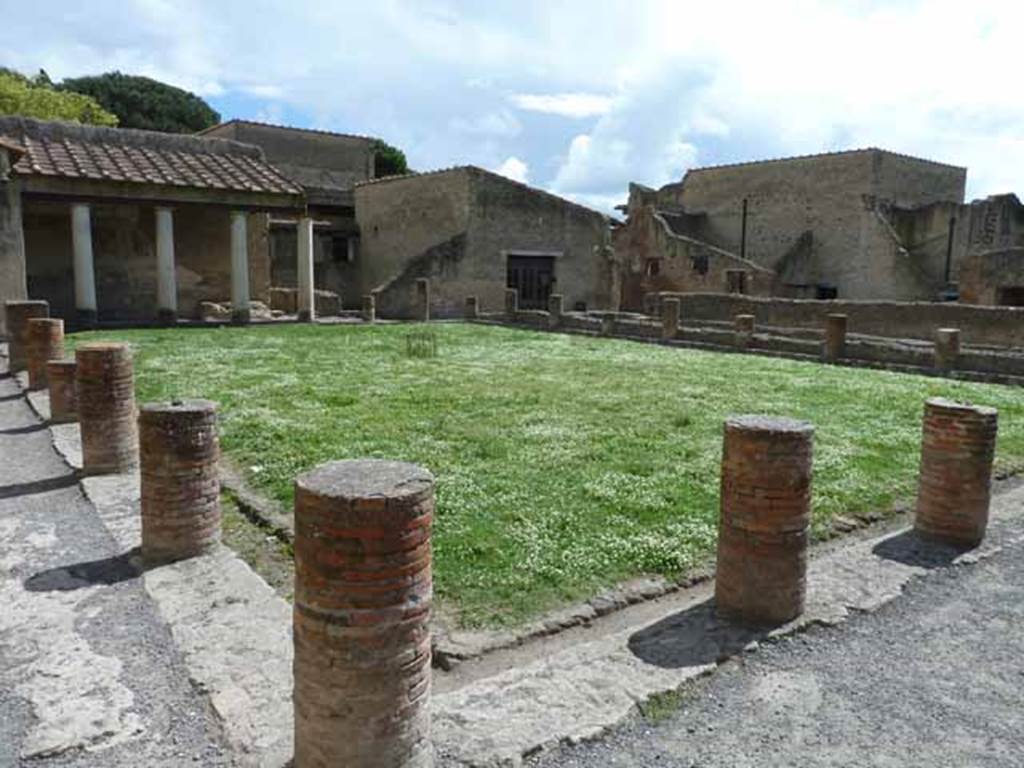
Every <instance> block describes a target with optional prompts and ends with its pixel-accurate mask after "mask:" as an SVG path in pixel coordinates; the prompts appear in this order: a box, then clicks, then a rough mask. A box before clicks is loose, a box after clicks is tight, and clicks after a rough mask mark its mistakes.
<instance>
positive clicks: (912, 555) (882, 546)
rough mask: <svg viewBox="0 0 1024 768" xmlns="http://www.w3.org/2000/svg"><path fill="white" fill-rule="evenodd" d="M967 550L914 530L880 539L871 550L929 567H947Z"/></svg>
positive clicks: (881, 554) (901, 560) (919, 566)
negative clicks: (883, 539)
mask: <svg viewBox="0 0 1024 768" xmlns="http://www.w3.org/2000/svg"><path fill="white" fill-rule="evenodd" d="M965 551H967V548H964V547H957V546H954V545H952V544H948V543H945V542H941V541H936V540H934V539H928V538H925V537H923V536H921V535H920V534H919V533H917V532H916V531H914V530H909V531H904V532H903V533H900V534H897V535H896V536H892V537H890V538H888V539H886V540H885V541H880V542H878V543H877V544H876V545H875V546H874V547H873V548H872V550H871V552H872V553H873V554H875V555H877V556H878V557H881V558H885V559H886V560H893V561H895V562H897V563H903V564H904V565H913V566H916V567H918V568H929V569H931V568H945V567H946V566H948V565H951V564H952V562H953V560H955V559H956V558H957V557H959V556H960V555H962V554H963V553H964V552H965Z"/></svg>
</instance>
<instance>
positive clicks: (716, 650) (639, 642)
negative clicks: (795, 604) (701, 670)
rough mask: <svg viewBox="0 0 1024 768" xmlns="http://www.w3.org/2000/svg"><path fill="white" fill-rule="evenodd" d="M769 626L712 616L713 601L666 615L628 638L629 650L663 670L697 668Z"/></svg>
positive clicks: (719, 658)
mask: <svg viewBox="0 0 1024 768" xmlns="http://www.w3.org/2000/svg"><path fill="white" fill-rule="evenodd" d="M770 631H771V627H744V626H740V625H738V624H734V623H731V622H729V621H727V620H725V619H720V618H719V617H718V616H716V615H715V601H714V599H713V598H709V599H708V600H705V601H704V602H703V603H698V604H697V605H695V606H693V607H691V608H687V609H686V610H685V611H680V612H679V613H676V614H673V615H672V616H667V617H665V618H664V619H662V620H661V621H658V622H655V623H654V624H651V625H650V626H647V627H644V628H643V629H641V630H640V631H638V632H635V633H634V634H633V635H631V636H630V638H629V641H628V646H629V650H630V651H631V652H632V653H633V655H634V656H636V657H637V658H638V659H641V660H642V661H644V662H646V663H647V664H651V665H653V666H656V667H662V668H664V669H681V668H683V667H696V666H702V665H705V664H712V663H715V662H717V661H722V660H724V659H726V658H728V657H730V656H734V655H736V654H737V653H738V652H739V651H741V650H743V648H744V647H745V646H746V645H747V644H749V643H750V642H751V641H753V640H760V639H762V638H764V637H765V636H766V635H767V634H768V632H770Z"/></svg>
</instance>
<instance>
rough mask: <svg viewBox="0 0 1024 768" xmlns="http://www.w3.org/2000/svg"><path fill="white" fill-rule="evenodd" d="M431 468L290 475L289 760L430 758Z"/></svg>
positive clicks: (400, 763) (354, 762) (342, 466)
mask: <svg viewBox="0 0 1024 768" xmlns="http://www.w3.org/2000/svg"><path fill="white" fill-rule="evenodd" d="M433 515H434V478H433V476H432V475H431V474H430V473H429V472H427V471H425V470H423V469H421V468H419V467H417V466H414V465H412V464H405V463H400V462H390V461H377V460H365V461H338V462H332V463H329V464H324V465H322V466H320V467H317V468H316V469H314V470H312V471H310V472H307V473H305V474H303V475H300V476H299V477H298V478H297V479H296V481H295V612H294V642H295V662H294V677H295V766H296V768H309V767H310V766H333V765H344V766H349V768H370V766H383V765H387V766H396V767H401V768H421V767H422V768H426V767H427V766H430V765H431V764H432V748H431V744H430V712H429V706H430V704H429V702H430V630H429V626H428V621H429V618H430V606H431V594H432V588H431V565H430V564H431V549H430V527H431V523H432V521H433Z"/></svg>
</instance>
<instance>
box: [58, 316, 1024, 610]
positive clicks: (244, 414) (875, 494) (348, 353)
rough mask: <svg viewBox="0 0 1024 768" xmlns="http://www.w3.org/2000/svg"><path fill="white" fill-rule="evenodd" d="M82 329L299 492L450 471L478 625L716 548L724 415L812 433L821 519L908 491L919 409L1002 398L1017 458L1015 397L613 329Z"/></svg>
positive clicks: (146, 387) (264, 475)
mask: <svg viewBox="0 0 1024 768" xmlns="http://www.w3.org/2000/svg"><path fill="white" fill-rule="evenodd" d="M432 328H433V329H434V330H435V331H436V333H437V335H438V341H439V353H438V356H437V357H435V358H427V359H422V358H410V357H408V356H407V354H406V343H405V337H406V334H407V333H408V332H409V330H410V327H409V326H405V327H403V326H397V325H391V326H305V325H287V326H271V327H262V328H261V327H250V328H221V329H203V330H139V331H119V332H102V333H92V334H82V335H78V336H76V337H75V340H80V339H83V338H116V339H122V340H125V341H128V342H130V343H131V344H132V345H133V347H134V348H135V354H136V374H137V390H138V396H139V398H140V400H141V401H146V400H157V399H169V398H171V397H205V398H209V399H212V400H215V401H217V402H218V403H220V405H221V426H222V446H223V448H224V451H225V452H226V454H227V455H228V456H229V457H230V458H231V459H232V460H233V461H234V462H235V463H236V464H237V465H238V466H239V467H240V468H242V469H243V470H244V471H245V472H246V473H247V475H248V477H249V480H250V481H251V482H252V484H253V485H254V486H255V487H257V488H259V489H261V490H262V491H263V492H265V493H266V494H268V495H269V496H272V497H273V498H275V499H277V500H278V501H280V502H281V503H282V504H284V505H286V506H287V507H288V508H290V507H291V504H292V481H293V479H294V477H295V475H296V474H298V473H299V472H301V471H303V470H305V469H308V468H310V467H312V466H314V465H316V464H319V463H321V462H324V461H328V460H331V459H339V458H353V457H371V456H376V457H385V458H393V459H403V460H407V461H412V462H416V463H419V464H422V465H424V466H426V467H427V468H429V469H430V470H432V471H433V472H434V474H435V475H436V476H437V499H438V514H437V519H436V527H435V534H434V546H435V559H434V569H435V570H434V575H435V589H436V594H437V596H438V597H439V598H440V599H441V601H442V602H443V604H444V605H445V606H446V608H447V609H448V610H452V611H456V612H458V614H459V616H460V617H461V620H462V622H463V623H464V624H467V625H482V624H483V625H495V624H506V623H513V622H516V621H521V620H522V619H524V618H526V617H528V616H531V615H535V614H537V613H539V612H541V611H543V610H545V609H548V608H550V607H552V606H554V605H556V604H558V603H560V602H562V601H564V600H567V599H573V598H579V597H584V596H587V595H588V594H592V593H593V592H594V591H595V590H597V589H598V588H599V587H601V586H604V585H609V584H612V583H614V582H617V581H621V580H622V579H624V578H628V577H630V576H635V575H638V574H640V573H661V574H666V575H675V574H678V573H680V572H681V571H684V570H686V569H687V568H688V567H691V566H693V565H694V564H696V563H698V562H700V561H701V560H703V559H704V558H705V557H706V556H707V555H709V554H710V553H712V552H713V550H714V545H715V526H716V519H717V513H718V481H719V467H718V465H719V460H720V457H721V431H722V420H723V419H724V418H725V417H726V416H728V415H730V414H737V413H769V414H781V415H787V416H793V417H796V418H802V419H807V420H809V421H811V422H813V423H814V424H815V426H816V427H817V434H816V439H815V462H814V509H813V514H814V522H815V527H816V529H817V530H818V531H819V532H820V531H821V530H823V529H824V526H825V525H826V524H827V522H828V521H829V519H830V518H831V517H833V516H834V515H836V514H844V513H857V512H864V511H871V510H888V509H889V508H890V507H891V505H892V503H893V502H894V501H895V500H897V499H907V498H910V497H912V496H913V494H914V491H915V483H916V471H917V463H918V448H919V440H920V418H921V412H922V402H923V400H924V399H925V398H926V397H928V396H931V395H938V394H942V395H946V396H950V397H954V398H958V399H964V400H970V401H972V402H976V403H984V404H987V405H993V406H996V407H997V408H999V410H1000V435H999V449H998V459H997V463H998V465H1000V466H1001V467H1002V468H1003V469H1013V468H1016V467H1018V466H1021V465H1024V427H1022V424H1024V421H1022V418H1021V417H1022V412H1024V398H1022V397H1021V393H1020V391H1019V390H1017V389H1014V388H1009V387H1001V386H995V385H982V384H967V383H960V382H954V381H948V380H943V379H931V378H924V377H919V376H911V375H904V374H895V373H889V372H884V371H871V370H863V369H853V368H838V367H829V366H822V365H818V364H813V363H801V362H795V361H789V360H776V359H770V358H764V357H754V356H746V355H727V354H717V353H709V352H699V351H694V350H682V349H669V348H664V347H658V346H653V345H647V344H639V343H634V342H628V341H620V340H612V339H591V338H585V337H580V336H563V335H559V334H549V333H534V332H528V331H520V330H512V329H506V328H497V327H487V326H474V325H463V324H448V323H444V324H436V325H434V326H432Z"/></svg>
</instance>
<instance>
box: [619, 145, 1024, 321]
mask: <svg viewBox="0 0 1024 768" xmlns="http://www.w3.org/2000/svg"><path fill="white" fill-rule="evenodd" d="M966 178H967V171H966V169H964V168H959V167H956V166H952V165H945V164H942V163H936V162H932V161H929V160H922V159H919V158H914V157H908V156H906V155H900V154H896V153H894V152H887V151H885V150H881V149H875V148H871V149H863V150H853V151H849V152H834V153H829V154H822V155H812V156H807V157H794V158H787V159H780V160H765V161H758V162H750V163H738V164H735V165H723V166H716V167H709V168H695V169H692V170H690V171H688V172H687V173H686V175H685V176H684V177H683V180H682V181H680V182H678V183H674V184H669V185H667V186H665V187H662V188H661V189H659V190H653V189H648V188H645V187H641V186H639V185H632V186H631V188H630V196H629V203H628V205H627V206H626V213H627V222H626V224H625V225H624V226H623V227H621V228H619V229H618V231H617V232H616V233H615V246H616V252H617V253H618V258H619V262H620V269H621V280H622V283H621V285H622V288H621V305H622V307H623V308H626V309H640V308H641V307H642V304H643V297H644V295H645V294H648V293H651V292H656V291H682V292H725V291H732V292H741V293H750V294H755V295H774V296H786V297H792V298H819V299H829V298H843V299H890V300H897V301H912V300H919V301H937V300H948V299H952V298H956V297H957V296H959V297H960V299H961V300H963V301H967V302H975V303H1011V304H1012V303H1018V302H1024V271H1022V270H1024V254H1022V252H1020V251H1017V250H1015V247H1017V246H1024V208H1022V206H1021V204H1020V202H1019V201H1018V200H1017V198H1016V197H1015V196H1013V195H1005V196H999V197H993V198H989V199H987V200H981V201H975V202H973V203H970V204H965V203H964V193H965V186H966Z"/></svg>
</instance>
